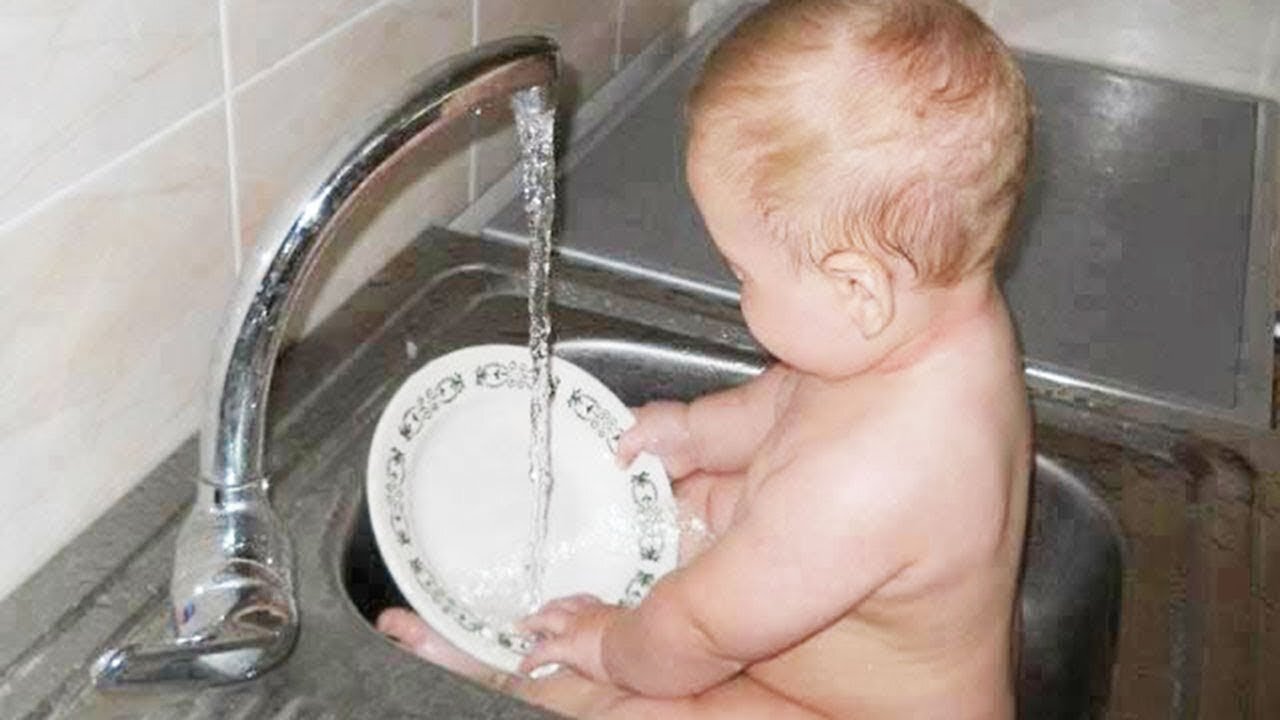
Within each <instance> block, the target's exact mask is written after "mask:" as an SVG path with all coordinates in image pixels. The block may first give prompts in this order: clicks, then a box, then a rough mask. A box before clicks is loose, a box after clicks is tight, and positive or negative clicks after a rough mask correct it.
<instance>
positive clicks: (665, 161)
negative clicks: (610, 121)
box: [489, 37, 1271, 424]
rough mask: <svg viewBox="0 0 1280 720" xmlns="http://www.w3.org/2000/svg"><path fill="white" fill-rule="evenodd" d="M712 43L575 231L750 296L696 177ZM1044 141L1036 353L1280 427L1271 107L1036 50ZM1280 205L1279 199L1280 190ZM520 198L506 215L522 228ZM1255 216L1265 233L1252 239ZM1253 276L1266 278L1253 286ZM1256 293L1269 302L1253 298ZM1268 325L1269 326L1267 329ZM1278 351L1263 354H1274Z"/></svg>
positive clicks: (1017, 264)
mask: <svg viewBox="0 0 1280 720" xmlns="http://www.w3.org/2000/svg"><path fill="white" fill-rule="evenodd" d="M714 40H715V38H714V37H707V38H704V39H703V40H702V41H701V42H700V43H699V44H697V45H695V46H694V47H692V48H690V50H689V51H688V52H686V53H685V55H684V56H683V59H682V60H678V61H677V65H676V66H675V67H673V68H672V69H671V70H670V71H669V72H668V74H667V75H666V76H665V77H664V78H662V79H660V80H659V81H657V82H656V83H655V85H654V86H653V87H652V88H651V90H650V92H648V94H647V95H645V96H644V97H643V98H641V99H639V100H638V101H637V102H636V104H635V105H634V107H633V108H632V109H631V110H630V112H629V113H628V114H627V116H626V117H625V118H624V119H623V120H621V121H620V122H618V123H616V124H615V125H614V126H613V127H612V128H611V129H610V130H608V131H607V133H605V134H604V136H603V137H600V138H597V140H596V141H595V143H594V145H593V146H592V147H591V148H589V149H588V150H587V151H586V152H585V153H583V154H582V155H581V156H580V157H579V159H578V160H577V162H575V163H573V164H572V165H571V166H570V167H569V169H568V171H567V173H566V177H565V178H564V181H563V190H562V196H563V198H564V215H563V219H562V227H561V234H560V236H559V242H560V244H561V246H562V247H564V248H568V249H570V250H573V251H577V252H579V253H582V254H586V255H592V256H598V257H603V258H607V259H609V260H611V261H614V262H621V263H625V264H629V265H634V266H637V267H640V268H643V269H645V270H648V271H651V272H654V273H659V274H662V275H666V276H669V277H673V278H675V279H677V280H682V281H692V282H695V283H703V284H708V285H712V286H715V287H717V288H721V289H725V290H732V289H733V288H734V287H735V284H734V282H733V279H732V277H731V276H730V275H729V273H728V272H727V271H726V270H725V269H724V267H723V265H722V264H721V262H720V260H719V259H718V257H717V255H716V253H715V251H714V249H713V248H712V246H711V244H710V241H709V238H708V236H707V233H706V230H705V228H704V226H703V225H702V223H701V221H700V219H699V217H698V214H697V212H696V209H695V207H694V205H693V202H692V199H691V198H690V196H689V192H688V189H687V186H686V185H685V181H684V177H683V163H684V159H683V146H684V128H683V121H682V118H681V108H682V106H683V98H684V96H685V94H686V92H687V89H688V87H689V85H690V84H691V82H692V81H693V79H694V78H695V77H696V74H697V69H698V66H699V64H700V59H701V58H702V57H703V56H704V55H705V53H706V51H707V50H708V49H709V47H711V46H713V44H714ZM1022 61H1023V66H1024V68H1025V70H1026V75H1027V79H1028V81H1029V83H1030V85H1031V87H1032V92H1033V94H1034V95H1035V99H1036V105H1037V113H1038V118H1037V128H1036V152H1035V157H1034V162H1033V171H1032V178H1031V182H1030V185H1029V189H1028V195H1027V201H1026V203H1025V206H1024V208H1023V214H1022V217H1021V220H1020V224H1019V226H1018V230H1017V235H1016V238H1015V245H1014V252H1013V253H1012V255H1011V262H1010V263H1009V265H1008V266H1007V268H1006V272H1007V276H1006V278H1007V279H1006V282H1005V289H1006V292H1007V294H1008V297H1009V301H1010V305H1011V307H1012V308H1013V313H1014V317H1015V321H1016V323H1017V325H1018V327H1019V330H1020V332H1021V335H1022V341H1023V344H1024V347H1025V350H1026V353H1027V356H1028V360H1029V364H1030V365H1031V366H1033V368H1034V367H1039V368H1044V369H1046V370H1048V371H1050V372H1053V373H1061V374H1062V375H1066V376H1068V378H1069V379H1071V380H1072V381H1079V382H1083V383H1086V384H1089V385H1093V386H1100V387H1101V388H1102V390H1104V391H1112V390H1114V391H1116V392H1122V393H1133V394H1136V395H1139V396H1144V397H1150V398H1152V400H1153V401H1154V402H1159V403H1172V404H1175V405H1183V406H1188V407H1190V408H1192V409H1204V410H1205V411H1206V412H1210V413H1213V414H1217V415H1220V416H1227V417H1234V418H1235V419H1237V420H1244V421H1247V422H1250V423H1254V424H1265V423H1267V422H1268V421H1269V403H1268V402H1267V401H1266V398H1262V397H1253V395H1259V394H1260V393H1261V392H1263V391H1265V389H1266V388H1268V387H1269V384H1270V373H1271V367H1270V364H1269V362H1266V361H1265V357H1267V354H1266V353H1262V352H1255V350H1257V349H1256V348H1253V349H1250V348H1249V347H1248V343H1249V342H1253V343H1255V344H1257V343H1259V342H1262V340H1261V339H1263V338H1269V337H1270V324H1269V320H1268V318H1269V317H1270V313H1269V312H1267V308H1266V307H1264V306H1263V305H1262V304H1263V303H1267V302H1269V301H1268V300H1267V298H1269V297H1270V292H1267V291H1265V290H1264V289H1263V288H1262V287H1261V285H1264V284H1266V283H1265V280H1266V276H1267V275H1266V271H1265V270H1263V271H1261V272H1258V271H1256V268H1255V271H1254V272H1253V273H1252V275H1251V274H1250V270H1249V262H1250V259H1251V258H1250V252H1251V251H1252V252H1253V253H1254V257H1253V258H1252V260H1253V261H1254V263H1255V266H1257V265H1259V264H1260V263H1261V264H1265V263H1266V260H1265V257H1263V255H1264V254H1265V248H1266V246H1267V245H1268V244H1269V243H1267V241H1266V237H1259V235H1269V234H1270V227H1269V226H1270V222H1269V221H1268V222H1259V221H1258V218H1255V217H1254V215H1255V214H1257V213H1260V212H1269V211H1268V210H1265V209H1259V208H1260V207H1261V205H1262V202H1263V201H1262V200H1259V201H1258V203H1256V205H1257V207H1255V193H1256V192H1257V191H1256V190H1255V187H1261V184H1260V183H1258V182H1257V181H1258V178H1255V150H1256V149H1257V148H1256V145H1257V142H1258V140H1257V137H1258V134H1259V133H1258V123H1259V117H1260V114H1261V113H1262V112H1263V110H1264V109H1266V107H1267V106H1266V105H1264V104H1260V103H1259V102H1257V101H1253V100H1250V99H1248V98H1242V97H1238V96H1232V95H1230V94H1226V93H1218V92H1213V91H1207V90H1203V89H1199V88H1193V87H1189V86H1185V85H1180V84H1177V83H1172V82H1167V81H1160V80H1151V79H1146V78H1139V77H1132V76H1128V75H1123V74H1117V73H1112V72H1108V71H1105V70H1102V69H1099V68H1095V67H1091V66H1086V65H1080V64H1074V63H1066V62H1061V61H1057V60H1051V59H1044V58H1038V57H1024V58H1022ZM1266 197H1267V200H1266V201H1265V202H1270V198H1269V195H1267V196H1266ZM523 222H524V221H523V219H522V217H521V216H520V210H519V208H518V207H517V206H516V205H514V204H513V205H511V206H509V207H507V208H506V209H505V210H504V211H502V212H501V213H500V214H499V215H498V216H497V217H496V218H495V219H494V221H493V222H492V223H491V224H490V229H489V232H490V233H491V234H493V235H495V236H503V237H508V238H512V237H521V236H522V235H523V233H524V230H523ZM1251 224H1252V225H1254V226H1255V227H1253V228H1252V229H1253V231H1254V232H1253V237H1252V238H1251ZM1249 282H1252V283H1253V285H1255V286H1258V287H1253V288H1248V287H1247V285H1248V283H1249ZM1246 290H1249V292H1250V297H1251V298H1253V302H1251V303H1250V304H1251V305H1255V306H1257V307H1250V308H1247V307H1246V302H1245V300H1246ZM1255 326H1256V327H1255ZM1259 358H1263V360H1261V361H1260V360H1259Z"/></svg>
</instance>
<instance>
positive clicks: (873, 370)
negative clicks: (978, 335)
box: [867, 275, 1004, 375]
mask: <svg viewBox="0 0 1280 720" xmlns="http://www.w3.org/2000/svg"><path fill="white" fill-rule="evenodd" d="M904 300H905V301H904V302H901V303H900V305H899V319H900V320H901V321H902V325H901V326H900V327H901V329H900V330H899V333H900V334H899V335H898V336H897V337H895V338H893V339H892V340H891V341H890V343H889V349H888V350H887V351H886V352H885V354H884V355H883V356H882V357H881V358H880V360H878V361H877V362H876V363H875V364H874V365H872V366H871V367H870V368H868V369H867V374H872V375H891V374H900V373H903V372H907V371H909V370H911V369H913V368H918V367H922V366H925V365H927V364H928V363H929V361H930V360H931V359H932V358H934V357H935V356H937V355H938V354H939V353H941V352H943V351H944V350H945V349H946V348H948V347H950V346H952V345H953V344H954V342H955V341H957V340H959V339H960V338H962V337H964V336H966V335H968V334H969V333H971V332H973V331H974V330H976V329H978V328H979V327H980V326H982V325H983V324H984V323H983V321H984V320H991V319H993V318H995V317H997V314H998V313H1000V312H1002V311H1003V307H1004V301H1003V299H1002V298H1001V295H1000V291H999V289H998V288H997V287H996V285H995V281H994V278H992V277H991V276H989V275H981V276H976V277H973V278H968V279H965V280H962V281H960V283H959V284H957V285H954V286H952V287H947V288H930V289H925V290H914V291H912V294H911V295H910V296H909V297H907V298H904Z"/></svg>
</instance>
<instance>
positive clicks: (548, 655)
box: [520, 638, 572, 677]
mask: <svg viewBox="0 0 1280 720" xmlns="http://www.w3.org/2000/svg"><path fill="white" fill-rule="evenodd" d="M571 657H572V645H571V643H570V642H569V641H568V640H565V639H563V638H545V639H543V640H542V641H540V642H538V643H537V644H536V645H534V646H533V649H532V650H530V651H529V654H528V655H525V656H524V659H523V660H521V661H520V673H521V674H522V675H525V676H526V677H531V676H533V675H534V674H535V673H534V671H535V670H537V669H538V668H541V667H544V666H547V665H555V664H565V665H571V664H572V663H571V662H570V658H571Z"/></svg>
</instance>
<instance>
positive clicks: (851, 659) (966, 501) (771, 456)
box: [379, 0, 1031, 719]
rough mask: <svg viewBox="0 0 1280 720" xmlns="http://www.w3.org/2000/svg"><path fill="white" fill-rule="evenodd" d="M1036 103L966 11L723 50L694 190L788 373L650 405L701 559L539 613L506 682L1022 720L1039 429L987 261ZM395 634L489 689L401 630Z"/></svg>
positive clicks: (921, 14)
mask: <svg viewBox="0 0 1280 720" xmlns="http://www.w3.org/2000/svg"><path fill="white" fill-rule="evenodd" d="M1029 114H1030V111H1029V103H1028V98H1027V92H1026V89H1025V86H1024V83H1023V79H1022V77H1021V74H1020V73H1019V71H1018V69H1017V67H1016V66H1015V64H1014V62H1013V60H1012V58H1011V57H1010V55H1009V52H1008V50H1007V49H1006V48H1005V46H1004V45H1003V44H1002V43H1001V42H1000V40H999V39H998V38H997V37H996V36H995V35H994V34H993V33H992V32H991V30H989V29H988V28H987V27H986V26H985V25H984V24H983V22H982V21H981V20H980V19H979V18H978V17H977V16H976V15H974V14H973V13H972V12H971V11H970V10H968V9H967V8H966V7H965V6H964V5H962V4H961V3H960V2H958V1H957V0H775V1H774V2H772V3H769V4H768V5H766V6H763V7H762V8H760V9H758V10H757V11H756V12H755V13H754V14H753V15H752V16H751V17H749V18H748V19H747V20H745V21H744V22H743V23H742V24H741V25H740V26H739V27H738V28H737V29H736V30H735V31H734V32H733V34H732V35H731V36H730V37H729V38H728V39H727V40H726V41H725V42H724V43H723V44H722V45H721V46H720V47H719V48H718V49H717V50H716V51H715V52H714V53H713V54H712V55H711V57H710V59H709V60H708V61H707V64H706V68H705V70H704V72H703V75H702V78H701V81H700V82H699V84H698V85H697V86H696V88H695V89H694V91H693V93H692V96H691V99H690V102H689V121H690V140H689V147H688V167H687V173H688V179H689V184H690V187H691V188H692V190H693V195H694V197H695V199H696V200H697V204H698V207H699V209H700V210H701V212H702V215H703V217H704V219H705V221H706V225H707V227H708V229H709V230H710V232H711V236H712V237H713V238H714V240H715V244H716V246H717V248H718V249H719V250H720V252H721V254H722V255H723V256H724V258H725V260H726V261H727V263H728V265H729V267H730V268H731V269H732V270H733V272H734V274H735V275H736V276H737V277H738V279H739V281H740V282H741V298H742V300H741V303H742V313H743V316H744V317H745V319H746V322H747V326H748V327H749V328H750V330H751V333H752V334H753V335H754V336H755V338H756V339H757V340H758V341H759V342H760V344H761V345H762V346H763V347H764V348H765V349H767V350H768V351H769V353H771V354H772V355H773V356H774V357H775V358H776V359H777V362H776V363H775V364H774V365H773V366H772V367H770V368H769V369H768V370H767V371H766V372H764V373H763V374H762V375H760V376H759V377H757V378H755V379H753V380H751V381H750V382H748V383H746V384H744V385H742V386H740V387H737V388H733V389H730V390H725V391H723V392H719V393H715V394H713V395H709V396H706V397H703V398H700V399H698V400H696V401H694V402H692V403H690V404H687V405H686V404H683V403H678V402H655V403H651V404H649V405H646V406H645V407H643V408H640V409H639V410H638V411H637V422H636V424H635V426H633V427H632V428H631V429H630V430H628V431H627V432H626V433H625V434H624V435H623V437H622V438H621V441H620V443H619V452H618V455H619V460H620V462H622V463H624V464H625V463H628V462H629V461H630V460H631V459H632V458H634V456H635V455H636V454H637V453H638V452H640V451H642V450H643V451H648V452H652V453H655V454H657V455H658V456H659V457H661V458H662V460H663V462H664V464H665V465H666V468H667V470H668V472H669V473H670V475H671V477H672V478H673V479H674V482H675V488H676V492H677V496H678V498H679V501H680V502H681V504H682V506H684V507H685V508H686V509H688V510H690V511H692V512H693V513H695V514H696V515H697V516H699V517H700V518H701V519H703V520H704V521H705V522H706V524H707V526H708V527H710V529H711V531H712V536H713V538H714V540H713V541H711V542H710V543H708V544H707V546H706V547H704V548H689V547H686V548H683V552H684V554H685V564H684V565H683V566H682V567H681V568H679V569H678V570H676V571H675V572H673V573H671V574H670V575H668V576H667V577H665V578H663V579H662V580H661V581H660V582H658V583H657V584H656V585H655V586H654V587H653V589H652V592H651V593H650V594H649V596H648V597H647V598H646V599H645V600H644V602H642V603H641V604H640V605H639V607H637V608H635V609H632V610H627V609H622V608H619V607H614V606H610V605H605V604H603V603H601V602H599V601H598V600H596V599H594V598H591V597H573V598H565V599H561V600H556V601H553V602H551V603H549V604H548V605H547V606H546V607H544V608H543V609H542V610H541V611H540V612H538V613H537V614H535V615H533V616H532V617H529V618H528V619H527V620H526V621H525V624H524V625H525V629H526V630H527V631H529V632H532V633H537V634H539V635H540V636H541V637H542V640H541V641H540V642H539V643H538V644H537V645H536V647H535V649H534V650H533V652H532V654H531V655H529V657H528V658H527V659H526V660H525V663H524V665H523V668H522V669H523V670H525V671H528V670H530V669H532V668H535V667H538V666H541V665H544V664H546V663H560V664H562V665H563V666H564V667H566V668H569V669H566V670H562V671H560V672H558V673H556V674H554V675H552V676H551V677H550V678H547V679H543V680H528V679H524V678H506V679H505V686H506V688H507V689H509V690H511V691H514V692H516V693H517V694H518V695H520V696H522V697H524V698H525V699H527V700H529V701H531V702H534V703H537V704H540V705H543V706H545V707H549V708H551V709H554V710H556V711H559V712H562V713H566V714H569V715H574V716H588V717H607V718H632V717H634V718H681V717H699V718H701V717H707V718H711V717H716V718H719V717H726V718H745V717H769V718H783V717H797V718H801V717H803V718H815V717H842V718H949V719H951V718H954V719H962V718H1010V717H1012V716H1013V713H1014V697H1013V678H1014V671H1015V661H1014V648H1015V640H1016V638H1015V636H1014V629H1013V628H1014V619H1015V610H1014V606H1015V596H1016V590H1017V577H1018V567H1019V562H1020V556H1021V550H1022V545H1023V530H1024V524H1025V518H1026V506H1027V492H1028V478H1029V475H1030V465H1031V421H1030V415H1029V409H1028V403H1027V397H1026V390H1025V387H1024V385H1023V379H1022V366H1021V355H1020V352H1019V350H1018V346H1017V342H1016V340H1015V337H1014V330H1013V327H1012V325H1011V324H1010V319H1009V314H1008V310H1007V308H1006V306H1005V304H1004V300H1003V298H1002V296H1001V294H1000V291H999V289H998V287H997V285H996V281H995V277H994V266H995V264H996V262H997V259H998V257H999V255H1000V251H1001V248H1002V246H1003V244H1004V243H1005V240H1006V237H1007V235H1008V233H1009V226H1010V219H1011V217H1012V215H1013V213H1014V209H1015V206H1016V205H1017V202H1018V199H1019V196H1020V194H1021V191H1022V187H1023V181H1024V175H1025V172H1026V165H1027V158H1028V145H1029V140H1028V138H1029V125H1030V120H1029ZM379 626H380V628H381V629H382V630H383V631H384V632H387V633H388V634H391V635H393V636H395V637H397V638H398V639H399V640H400V641H401V642H402V643H404V644H405V645H407V646H409V647H410V648H411V649H414V650H415V651H417V652H419V653H420V654H422V655H424V656H426V657H428V659H431V660H433V661H435V662H437V663H440V664H444V665H447V666H450V667H453V668H455V669H457V670H459V671H462V672H465V673H468V674H471V675H472V676H476V677H481V676H483V675H484V674H485V673H486V671H485V670H484V669H483V668H481V667H479V666H478V665H477V664H475V663H474V662H469V661H467V660H466V659H465V658H464V657H463V656H462V655H461V654H460V653H459V652H458V651H456V650H454V649H452V648H450V647H449V646H448V645H447V643H445V642H444V641H443V640H442V639H440V638H439V637H438V636H436V635H435V634H434V633H432V632H431V631H430V630H429V629H427V627H426V626H425V625H424V624H422V622H421V621H420V620H418V619H417V618H416V617H415V616H413V615H411V614H409V613H408V612H407V611H403V610H393V611H388V612H387V613H386V614H385V615H384V616H383V617H382V618H381V619H380V621H379Z"/></svg>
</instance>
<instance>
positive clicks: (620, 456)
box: [614, 425, 645, 469]
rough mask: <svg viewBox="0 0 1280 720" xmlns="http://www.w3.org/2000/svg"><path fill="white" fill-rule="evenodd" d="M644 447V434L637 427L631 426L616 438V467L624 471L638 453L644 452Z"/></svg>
mask: <svg viewBox="0 0 1280 720" xmlns="http://www.w3.org/2000/svg"><path fill="white" fill-rule="evenodd" d="M644 445H645V438H644V433H643V432H642V431H640V429H639V426H638V425H632V426H631V428H630V429H629V430H627V431H626V432H624V433H622V436H621V437H619V438H618V451H617V452H616V453H614V460H615V461H616V462H617V463H618V467H619V468H622V469H626V468H627V466H629V465H630V464H631V463H632V461H634V460H635V459H636V456H637V455H639V454H640V451H642V450H644Z"/></svg>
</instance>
